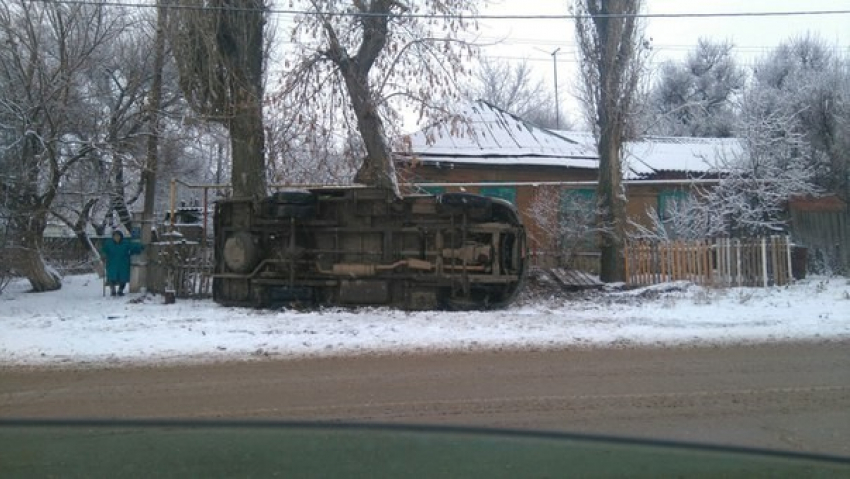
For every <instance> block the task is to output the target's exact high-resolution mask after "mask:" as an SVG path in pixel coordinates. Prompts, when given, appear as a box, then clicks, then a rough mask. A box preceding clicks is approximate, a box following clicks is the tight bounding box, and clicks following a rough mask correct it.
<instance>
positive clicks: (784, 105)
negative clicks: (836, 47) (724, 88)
mask: <svg viewBox="0 0 850 479" xmlns="http://www.w3.org/2000/svg"><path fill="white" fill-rule="evenodd" d="M753 80H754V81H753V82H752V85H751V86H750V90H751V91H752V93H751V94H750V95H749V96H748V97H745V99H744V100H745V104H744V108H745V109H748V110H749V113H748V114H749V115H750V116H751V117H764V118H769V117H771V116H774V115H781V116H786V117H792V118H793V119H794V121H793V122H790V123H788V127H789V128H790V130H789V132H788V133H789V134H792V135H802V137H803V140H804V142H805V144H804V145H803V149H801V150H800V154H799V161H804V162H806V163H807V165H808V166H809V167H811V168H814V171H815V182H816V183H817V184H818V185H820V186H821V187H823V188H824V190H826V191H829V192H832V193H836V194H838V195H839V196H840V197H841V198H843V199H844V200H845V201H850V129H848V128H847V127H848V125H850V59H848V58H847V57H844V58H841V57H838V56H836V55H835V54H834V53H833V50H832V48H830V47H829V45H827V44H826V43H825V42H824V41H822V40H821V39H819V38H818V37H816V36H812V35H807V36H803V37H799V38H795V39H792V40H789V41H787V42H785V43H783V44H781V45H780V46H778V47H777V48H776V49H775V50H773V51H772V52H770V53H769V54H768V55H767V56H766V57H765V58H764V59H762V60H761V61H759V62H758V64H757V66H756V68H755V71H754V74H753ZM748 99H756V100H757V101H755V102H752V103H751V104H748V103H746V102H747V100H748Z"/></svg>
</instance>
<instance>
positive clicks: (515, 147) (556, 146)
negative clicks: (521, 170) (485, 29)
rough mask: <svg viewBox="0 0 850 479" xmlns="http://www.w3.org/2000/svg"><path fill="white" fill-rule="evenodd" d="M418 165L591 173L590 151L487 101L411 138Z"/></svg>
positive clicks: (593, 159) (592, 159)
mask: <svg viewBox="0 0 850 479" xmlns="http://www.w3.org/2000/svg"><path fill="white" fill-rule="evenodd" d="M408 139H409V144H410V152H403V153H400V154H401V155H403V156H414V157H416V158H418V159H419V160H420V161H424V162H429V163H434V162H452V163H471V164H498V165H536V166H539V165H544V166H564V167H575V168H596V167H597V166H598V162H597V161H596V158H597V155H596V151H595V149H593V148H587V146H586V145H584V144H582V143H579V142H576V141H573V140H570V139H569V138H565V137H563V136H561V135H559V134H557V133H556V132H553V131H550V130H547V129H545V128H539V127H537V126H534V125H532V124H530V123H528V122H525V121H523V120H522V119H520V118H519V117H516V116H514V115H512V114H510V113H507V112H505V111H503V110H501V109H499V108H496V107H494V106H492V105H490V104H488V103H486V102H483V101H476V102H473V103H471V104H469V105H468V106H467V107H466V108H464V110H463V111H462V112H461V113H460V114H459V115H458V117H456V118H455V119H453V120H449V121H443V122H440V123H438V124H436V125H433V126H431V127H428V128H425V129H424V130H420V131H418V132H416V133H413V134H411V135H410V136H409V137H408Z"/></svg>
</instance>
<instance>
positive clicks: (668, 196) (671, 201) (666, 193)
mask: <svg viewBox="0 0 850 479" xmlns="http://www.w3.org/2000/svg"><path fill="white" fill-rule="evenodd" d="M690 197H691V194H690V193H689V192H688V191H687V190H662V191H661V192H659V193H658V216H659V217H660V218H662V219H667V218H669V217H670V215H671V214H672V211H673V210H674V209H675V208H676V205H677V204H680V203H684V202H686V201H688V200H689V199H690Z"/></svg>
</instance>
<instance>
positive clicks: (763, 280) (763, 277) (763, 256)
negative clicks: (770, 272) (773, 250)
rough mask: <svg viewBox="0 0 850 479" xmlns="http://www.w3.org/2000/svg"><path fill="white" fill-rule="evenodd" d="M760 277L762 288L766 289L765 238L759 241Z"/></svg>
mask: <svg viewBox="0 0 850 479" xmlns="http://www.w3.org/2000/svg"><path fill="white" fill-rule="evenodd" d="M761 277H762V283H763V284H764V287H765V288H767V238H765V237H762V239H761Z"/></svg>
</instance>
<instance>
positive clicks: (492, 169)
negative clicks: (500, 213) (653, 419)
mask: <svg viewBox="0 0 850 479" xmlns="http://www.w3.org/2000/svg"><path fill="white" fill-rule="evenodd" d="M407 173H408V174H407V175H406V176H407V177H408V178H411V181H415V182H435V183H486V182H517V183H525V182H535V181H540V182H544V181H545V182H558V181H565V182H567V181H596V179H597V171H596V170H595V169H582V168H563V167H542V166H526V165H522V166H516V165H513V166H492V165H454V166H453V167H452V166H443V167H441V168H437V167H435V166H432V165H422V164H420V165H417V166H416V167H415V168H413V169H411V170H408V172H407ZM665 179H681V180H682V181H683V182H687V181H689V180H688V179H687V178H665ZM482 188H485V189H486V187H475V186H469V187H464V191H466V192H469V193H481V190H482ZM544 188H546V187H540V186H532V185H522V186H517V187H515V190H516V197H515V204H516V206H517V209H518V210H519V211H520V213H521V215H522V217H523V221H524V224H525V225H526V228H527V230H528V233H529V238H530V245H529V246H530V248H531V249H532V251H538V252H540V251H551V250H552V249H553V245H554V244H556V240H557V238H553V237H552V235H551V234H550V233H548V232H547V231H545V230H544V229H543V228H541V227H540V225H539V224H538V221H537V220H536V219H535V218H534V217H533V215H532V214H531V211H532V205H533V204H534V202H535V200H536V198H537V195H538V193H539V192H542V194H546V195H550V196H551V195H556V196H560V194H561V193H560V192H559V191H557V188H555V189H553V188H552V187H549V189H548V190H544ZM563 188H564V189H566V188H569V187H563ZM683 188H684V189H685V190H688V187H687V186H677V185H640V184H638V185H635V184H632V185H628V186H627V187H626V197H627V198H628V202H627V203H626V214H627V216H628V218H629V220H630V221H632V222H635V223H638V224H640V225H643V226H645V227H650V226H652V221H651V220H650V218H649V215H648V214H647V212H648V211H649V210H650V208H652V209H655V210H658V208H659V196H660V195H662V194H665V193H666V194H669V193H670V192H671V191H673V190H677V189H679V190H681V189H683ZM580 189H583V190H584V189H595V187H594V186H583V187H580ZM458 190H459V188H457V187H452V188H446V189H445V190H444V191H458ZM555 201H558V200H555ZM556 204H557V203H556ZM548 219H549V220H551V218H548ZM592 244H593V241H592V240H588V241H585V242H584V245H583V251H587V250H590V251H593V250H594V249H595V247H593V246H592Z"/></svg>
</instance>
